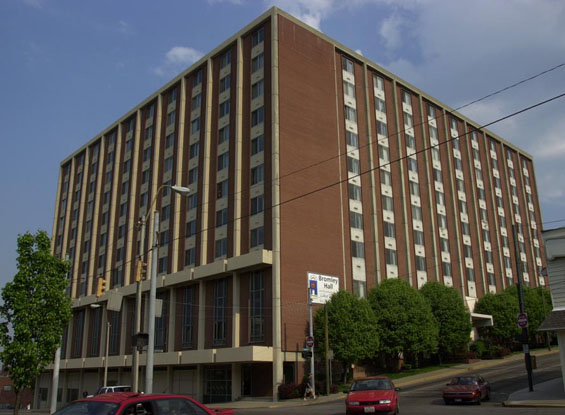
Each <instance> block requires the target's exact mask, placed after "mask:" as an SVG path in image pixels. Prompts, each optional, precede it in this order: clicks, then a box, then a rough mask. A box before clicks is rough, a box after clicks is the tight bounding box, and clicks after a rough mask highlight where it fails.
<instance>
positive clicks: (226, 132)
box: [218, 125, 230, 144]
mask: <svg viewBox="0 0 565 415" xmlns="http://www.w3.org/2000/svg"><path fill="white" fill-rule="evenodd" d="M229 139H230V126H229V125H226V126H225V127H223V128H220V131H218V144H222V143H223V142H225V141H227V140H229Z"/></svg>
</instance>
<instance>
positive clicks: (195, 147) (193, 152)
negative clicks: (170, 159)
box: [189, 143, 200, 159]
mask: <svg viewBox="0 0 565 415" xmlns="http://www.w3.org/2000/svg"><path fill="white" fill-rule="evenodd" d="M199 152H200V143H194V144H191V145H190V149H189V153H190V158H191V159H192V158H194V157H198V153H199Z"/></svg>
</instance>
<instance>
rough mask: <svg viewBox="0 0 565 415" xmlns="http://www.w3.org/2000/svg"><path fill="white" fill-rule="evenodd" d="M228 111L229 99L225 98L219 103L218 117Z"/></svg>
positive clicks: (226, 113)
mask: <svg viewBox="0 0 565 415" xmlns="http://www.w3.org/2000/svg"><path fill="white" fill-rule="evenodd" d="M229 113H230V100H229V99H227V100H225V101H224V102H222V103H221V104H220V118H221V117H223V116H224V115H228V114H229Z"/></svg>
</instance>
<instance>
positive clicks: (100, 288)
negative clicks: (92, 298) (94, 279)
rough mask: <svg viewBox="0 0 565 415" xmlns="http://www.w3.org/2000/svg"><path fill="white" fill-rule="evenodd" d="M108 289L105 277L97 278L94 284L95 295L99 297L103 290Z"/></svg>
mask: <svg viewBox="0 0 565 415" xmlns="http://www.w3.org/2000/svg"><path fill="white" fill-rule="evenodd" d="M107 289H108V285H107V282H106V279H105V278H102V277H100V278H98V283H97V285H96V297H101V296H102V295H104V292H106V290H107Z"/></svg>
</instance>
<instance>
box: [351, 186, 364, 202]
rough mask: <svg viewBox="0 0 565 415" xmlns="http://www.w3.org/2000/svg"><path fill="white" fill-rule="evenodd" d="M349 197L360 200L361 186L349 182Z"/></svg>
mask: <svg viewBox="0 0 565 415" xmlns="http://www.w3.org/2000/svg"><path fill="white" fill-rule="evenodd" d="M349 198H350V199H352V200H357V201H361V186H357V185H356V184H353V183H349Z"/></svg>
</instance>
